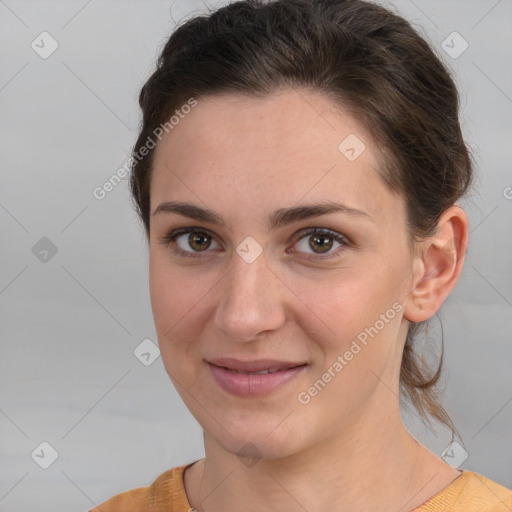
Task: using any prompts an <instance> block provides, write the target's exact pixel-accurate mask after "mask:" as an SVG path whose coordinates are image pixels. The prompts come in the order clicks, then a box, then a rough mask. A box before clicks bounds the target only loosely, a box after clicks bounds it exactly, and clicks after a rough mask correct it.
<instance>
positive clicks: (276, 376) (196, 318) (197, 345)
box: [150, 90, 412, 458]
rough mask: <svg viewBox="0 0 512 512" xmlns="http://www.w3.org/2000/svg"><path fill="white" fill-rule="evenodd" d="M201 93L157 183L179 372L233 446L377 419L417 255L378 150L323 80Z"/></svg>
mask: <svg viewBox="0 0 512 512" xmlns="http://www.w3.org/2000/svg"><path fill="white" fill-rule="evenodd" d="M197 101H198V103H197V106H196V107H195V108H193V109H192V110H191V112H190V113H188V114H187V115H186V116H184V117H183V118H182V119H181V120H180V122H179V124H178V125H176V126H175V127H174V129H173V130H172V131H170V132H169V133H168V134H167V135H165V137H164V138H163V139H162V140H161V142H159V144H158V146H157V148H156V150H155V155H154V165H153V175H152V181H151V191H150V193H151V220H150V226H151V228H150V293H151V303H152V309H153V315H154V320H155V326H156V331H157V335H158V340H159V344H160V349H161V355H162V359H163V362H164V365H165V368H166V370H167V372H168V374H169V376H170V378H171V379H172V381H173V382H174V384H175V385H176V388H177V390H178V392H179V393H180V395H181V397H182V399H183V400H184V402H185V403H186V405H187V407H188V408H189V409H190V411H191V412H192V414H193V415H194V416H195V417H196V419H197V420H198V422H199V423H200V424H201V425H202V427H203V429H204V431H205V434H206V435H207V436H208V437H209V438H211V439H213V440H214V441H215V442H216V443H217V445H219V446H221V447H222V448H224V449H225V450H227V451H228V452H231V453H237V452H239V451H240V450H243V449H244V446H246V445H247V443H252V445H255V446H256V447H257V450H258V451H259V452H260V454H261V456H263V457H268V458H276V457H284V456H288V455H291V454H293V453H297V452H300V451H301V450H302V451H303V450H307V449H308V448H311V447H313V446H315V445H319V444H320V443H323V442H328V441H329V440H333V439H336V438H338V439H342V438H343V437H344V436H349V435H356V433H357V434H358V428H360V426H361V425H362V424H363V422H364V421H366V420H365V418H366V419H368V418H372V419H373V420H374V423H372V424H376V428H378V427H379V421H383V419H384V421H385V418H386V411H389V410H390V407H397V406H398V398H397V396H396V394H395V393H393V392H391V391H390V388H391V389H394V388H395V387H396V390H398V387H397V386H398V377H399V369H400V360H401V352H402V347H403V342H404V340H405V333H406V329H407V325H406V321H405V320H404V319H403V308H402V306H403V304H404V303H405V301H406V300H407V294H408V287H409V285H410V283H411V280H412V256H411V254H410V251H409V245H408V233H407V229H406V210H405V203H404V200H403V198H402V197H401V196H400V195H398V194H396V193H394V192H392V191H390V190H389V189H388V188H387V187H386V185H385V184H384V182H383V181H382V179H381V178H380V177H379V175H378V173H377V170H376V169H377V168H378V166H379V153H378V150H377V148H376V147H375V146H374V143H373V142H372V140H371V139H370V137H369V136H368V134H367V133H366V132H365V131H364V130H363V128H362V126H361V125H359V123H358V122H357V120H356V119H354V118H353V117H352V116H350V115H349V114H348V113H346V112H344V110H343V109H342V108H341V107H340V106H339V105H336V104H335V103H333V102H332V101H331V100H330V99H328V98H327V97H325V96H323V95H321V94H320V93H319V92H313V91H306V90H301V91H300V94H299V92H296V91H294V90H284V91H280V92H279V93H274V94H273V95H271V96H268V97H266V98H264V99H257V98H249V97H245V96H241V95H236V94H226V95H217V96H211V97H204V98H198V99H197ZM347 137H349V138H348V139H347ZM362 144H364V147H363V146H362ZM156 210H158V211H156ZM155 212H156V213H155ZM266 370H272V371H271V372H270V373H267V372H266ZM274 370H277V371H274ZM383 383H386V384H385V385H383ZM377 418H380V420H376V419H377ZM375 422H376V423H375ZM350 433H352V434H350Z"/></svg>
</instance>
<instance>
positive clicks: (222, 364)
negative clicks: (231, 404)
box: [207, 358, 308, 398]
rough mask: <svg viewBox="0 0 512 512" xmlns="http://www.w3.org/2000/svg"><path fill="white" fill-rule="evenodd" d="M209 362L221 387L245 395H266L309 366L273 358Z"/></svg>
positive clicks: (253, 396)
mask: <svg viewBox="0 0 512 512" xmlns="http://www.w3.org/2000/svg"><path fill="white" fill-rule="evenodd" d="M207 363H208V366H209V368H210V371H211V374H212V375H213V378H214V380H215V382H216V383H217V384H218V385H219V386H220V388H221V389H223V390H224V391H226V392H227V393H229V394H231V395H235V396H238V397H242V398H256V397H263V396H265V395H268V394H270V393H272V392H274V391H277V390H278V389H279V388H281V387H283V386H285V385H286V384H287V383H288V382H290V381H291V380H292V379H294V378H295V377H297V376H298V375H299V374H301V373H303V372H304V371H305V370H306V368H307V366H308V364H307V363H301V362H298V363H297V362H289V361H277V360H271V359H260V360H255V361H241V360H237V359H231V358H229V359H228V358H225V359H216V360H212V361H207Z"/></svg>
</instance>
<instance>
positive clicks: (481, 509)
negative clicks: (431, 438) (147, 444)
mask: <svg viewBox="0 0 512 512" xmlns="http://www.w3.org/2000/svg"><path fill="white" fill-rule="evenodd" d="M191 465H192V464H187V465H185V466H180V467H176V468H173V469H170V470H168V471H166V472H165V473H162V474H161V475H160V476H159V477H158V478H157V479H156V480H155V481H154V482H153V483H152V484H151V485H150V486H149V487H139V488H138V489H133V490H132V491H126V492H122V493H121V494H117V495H116V496H114V497H113V498H110V499H109V500H107V501H105V503H102V504H101V505H99V506H98V507H97V508H95V509H93V510H91V511H90V512H193V510H194V509H192V507H191V506H190V504H189V502H188V500H187V495H186V493H185V487H184V484H183V473H184V471H185V469H186V468H187V467H189V466H191ZM413 512H512V491H510V490H509V489H507V488H505V487H503V486H502V485H500V484H498V483H496V482H493V481H492V480H489V479H488V478H486V477H484V476H482V475H479V474H478V473H473V472H472V471H463V472H462V474H461V475H460V476H459V477H458V478H456V479H455V480H454V481H453V482H452V483H451V484H450V485H448V486H447V487H445V488H444V489H443V490H442V491H440V492H439V493H437V494H436V495H435V496H433V497H432V498H430V499H429V500H428V501H426V502H425V503H423V505H421V506H420V507H418V508H416V509H414V511H413Z"/></svg>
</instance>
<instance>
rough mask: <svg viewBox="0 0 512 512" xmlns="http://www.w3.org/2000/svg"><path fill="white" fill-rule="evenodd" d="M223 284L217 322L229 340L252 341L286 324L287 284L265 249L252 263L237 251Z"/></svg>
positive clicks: (216, 314) (216, 312) (216, 315)
mask: <svg viewBox="0 0 512 512" xmlns="http://www.w3.org/2000/svg"><path fill="white" fill-rule="evenodd" d="M222 283H223V285H222V287H221V289H220V291H219V293H220V296H221V299H220V301H219V304H218V306H217V309H216V311H215V325H216V326H217V328H219V329H220V330H221V331H222V332H223V333H224V334H225V335H226V336H227V337H228V338H229V339H231V340H233V341H238V342H249V341H253V340H255V339H257V338H258V335H260V334H261V333H263V332H265V331H273V330H277V329H279V328H281V327H282V326H283V325H284V323H285V318H286V307H285V302H284V301H285V300H286V297H285V294H286V286H285V284H284V283H283V282H282V281H281V280H280V279H279V277H278V275H277V272H276V271H275V270H274V271H273V270H271V268H270V266H269V262H268V259H267V257H266V254H265V251H263V253H262V254H261V255H260V256H259V257H258V258H257V259H256V260H255V261H253V262H251V263H248V262H247V261H245V260H244V259H243V258H242V257H240V256H239V255H238V254H237V253H234V255H233V264H232V266H231V269H230V270H229V272H228V275H227V276H226V277H225V278H224V279H223V280H222Z"/></svg>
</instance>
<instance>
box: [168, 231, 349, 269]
mask: <svg viewBox="0 0 512 512" xmlns="http://www.w3.org/2000/svg"><path fill="white" fill-rule="evenodd" d="M187 233H188V234H190V233H199V234H204V235H207V236H208V237H211V238H214V237H213V235H211V234H210V233H209V232H208V231H207V230H205V229H203V228H179V229H175V230H174V231H171V232H170V233H169V234H167V235H165V236H163V237H162V238H161V242H162V243H163V244H165V245H167V246H170V249H171V251H172V252H173V253H174V254H177V255H178V256H181V257H185V258H200V257H202V256H201V252H208V250H207V249H206V250H205V251H200V252H191V251H184V250H183V249H180V248H178V247H176V245H175V244H174V241H175V240H176V238H178V237H179V236H181V235H184V234H187ZM312 235H324V236H329V237H331V238H333V239H334V240H335V241H336V242H338V243H339V244H341V247H338V248H337V250H335V251H333V252H329V253H326V255H325V256H321V255H320V254H316V255H315V254H310V255H309V256H307V257H306V258H305V259H306V260H308V261H315V260H316V261H318V260H320V261H321V260H327V259H330V258H334V257H336V256H339V254H340V252H343V251H344V250H345V249H346V248H347V247H348V246H349V245H350V242H349V240H348V239H347V237H345V236H343V235H341V234H339V233H336V232H335V231H331V230H330V229H326V228H307V229H306V230H305V231H303V232H302V235H301V236H300V237H298V238H297V240H296V241H295V243H297V242H299V241H300V240H302V239H303V238H306V237H308V236H312ZM294 245H295V244H294ZM298 252H299V251H295V250H293V251H292V253H298Z"/></svg>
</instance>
